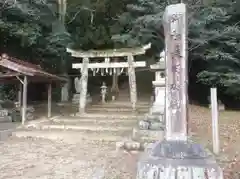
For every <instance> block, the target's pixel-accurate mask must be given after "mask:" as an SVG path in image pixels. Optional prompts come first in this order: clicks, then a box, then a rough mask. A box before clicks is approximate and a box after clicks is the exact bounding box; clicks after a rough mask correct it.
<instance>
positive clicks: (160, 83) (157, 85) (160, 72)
mask: <svg viewBox="0 0 240 179" xmlns="http://www.w3.org/2000/svg"><path fill="white" fill-rule="evenodd" d="M164 63H165V51H162V53H161V54H160V60H159V62H158V63H157V64H154V65H151V66H150V68H151V69H152V70H155V81H153V86H154V89H155V101H154V102H153V106H152V108H151V109H150V114H151V115H157V116H161V119H160V120H161V121H162V122H163V115H164V110H165V74H164V70H165V67H163V65H164Z"/></svg>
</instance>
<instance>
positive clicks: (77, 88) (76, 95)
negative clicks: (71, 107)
mask: <svg viewBox="0 0 240 179" xmlns="http://www.w3.org/2000/svg"><path fill="white" fill-rule="evenodd" d="M74 87H75V93H74V94H73V98H72V102H73V103H74V104H79V100H80V93H81V78H80V77H75V78H74ZM90 102H92V99H91V96H90V94H89V93H88V94H87V103H90Z"/></svg>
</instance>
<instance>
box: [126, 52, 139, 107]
mask: <svg viewBox="0 0 240 179" xmlns="http://www.w3.org/2000/svg"><path fill="white" fill-rule="evenodd" d="M133 62H134V59H133V55H129V56H128V75H129V88H130V98H131V103H132V108H133V110H134V111H135V110H136V103H137V85H136V74H135V68H134V66H133Z"/></svg>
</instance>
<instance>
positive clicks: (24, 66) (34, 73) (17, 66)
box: [0, 54, 67, 81]
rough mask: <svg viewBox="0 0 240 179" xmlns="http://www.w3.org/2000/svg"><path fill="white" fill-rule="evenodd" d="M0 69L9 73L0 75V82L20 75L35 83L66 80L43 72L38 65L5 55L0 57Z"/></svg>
mask: <svg viewBox="0 0 240 179" xmlns="http://www.w3.org/2000/svg"><path fill="white" fill-rule="evenodd" d="M0 67H2V68H4V69H7V70H9V71H7V72H5V73H0V80H1V81H2V80H3V79H6V80H7V79H8V80H9V78H10V79H11V77H18V76H22V75H26V76H30V79H31V80H36V81H66V80H67V79H66V78H63V77H59V76H57V75H53V74H51V73H48V72H46V71H44V70H43V69H42V68H41V67H40V66H39V65H35V64H32V63H29V62H25V61H22V60H19V59H16V58H13V57H10V56H8V55H7V54H2V55H1V56H0Z"/></svg>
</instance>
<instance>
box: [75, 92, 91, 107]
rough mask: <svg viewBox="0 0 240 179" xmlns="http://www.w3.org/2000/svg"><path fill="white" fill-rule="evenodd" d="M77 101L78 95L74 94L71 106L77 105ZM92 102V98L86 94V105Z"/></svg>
mask: <svg viewBox="0 0 240 179" xmlns="http://www.w3.org/2000/svg"><path fill="white" fill-rule="evenodd" d="M79 99H80V93H75V94H74V95H73V98H72V103H73V104H79ZM91 102H92V97H91V96H90V94H89V93H88V94H87V104H89V103H91Z"/></svg>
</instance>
